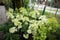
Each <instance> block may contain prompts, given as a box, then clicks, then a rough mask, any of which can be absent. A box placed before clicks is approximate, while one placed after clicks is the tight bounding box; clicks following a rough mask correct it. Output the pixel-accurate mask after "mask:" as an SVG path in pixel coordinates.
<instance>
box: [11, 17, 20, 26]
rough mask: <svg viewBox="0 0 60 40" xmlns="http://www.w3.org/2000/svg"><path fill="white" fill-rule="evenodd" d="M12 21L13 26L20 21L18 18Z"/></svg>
mask: <svg viewBox="0 0 60 40" xmlns="http://www.w3.org/2000/svg"><path fill="white" fill-rule="evenodd" d="M12 22H13V23H14V25H15V26H17V25H18V24H19V23H20V22H19V20H18V19H16V18H15V19H13V20H12Z"/></svg>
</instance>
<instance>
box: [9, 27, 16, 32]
mask: <svg viewBox="0 0 60 40" xmlns="http://www.w3.org/2000/svg"><path fill="white" fill-rule="evenodd" d="M16 31H17V29H16V27H12V28H10V29H9V32H10V33H14V32H16Z"/></svg>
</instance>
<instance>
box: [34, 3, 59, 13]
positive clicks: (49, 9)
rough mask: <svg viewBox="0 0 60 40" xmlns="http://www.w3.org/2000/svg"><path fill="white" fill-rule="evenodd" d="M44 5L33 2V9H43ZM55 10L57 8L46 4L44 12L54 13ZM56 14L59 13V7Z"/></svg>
mask: <svg viewBox="0 0 60 40" xmlns="http://www.w3.org/2000/svg"><path fill="white" fill-rule="evenodd" d="M44 6H45V5H42V4H38V5H37V4H35V5H34V9H35V10H43V9H44ZM56 10H57V8H53V7H50V6H46V12H50V13H54V14H55V13H56ZM56 14H60V8H59V9H58V12H57V13H56Z"/></svg>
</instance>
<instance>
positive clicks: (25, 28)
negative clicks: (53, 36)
mask: <svg viewBox="0 0 60 40" xmlns="http://www.w3.org/2000/svg"><path fill="white" fill-rule="evenodd" d="M7 17H8V18H9V19H10V20H11V22H12V23H13V24H14V26H12V27H11V28H10V29H9V32H10V33H15V32H17V31H18V32H24V34H23V37H24V38H26V39H28V38H29V34H32V35H33V36H32V37H33V40H45V39H46V37H47V36H46V35H47V33H49V32H50V31H52V30H53V31H54V32H55V29H56V28H57V27H58V23H57V21H56V19H55V18H49V17H46V15H40V13H39V11H38V10H33V11H31V10H26V9H25V8H20V9H16V11H13V9H11V8H9V10H8V11H7Z"/></svg>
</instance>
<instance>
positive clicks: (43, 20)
mask: <svg viewBox="0 0 60 40" xmlns="http://www.w3.org/2000/svg"><path fill="white" fill-rule="evenodd" d="M39 19H41V21H42V22H44V23H46V22H47V18H46V16H45V15H43V16H40V17H39Z"/></svg>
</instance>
